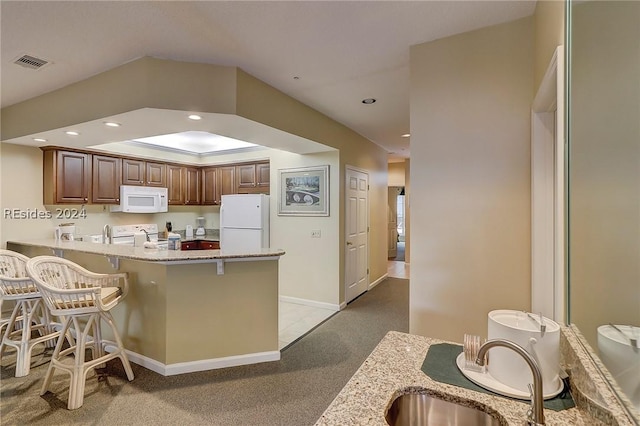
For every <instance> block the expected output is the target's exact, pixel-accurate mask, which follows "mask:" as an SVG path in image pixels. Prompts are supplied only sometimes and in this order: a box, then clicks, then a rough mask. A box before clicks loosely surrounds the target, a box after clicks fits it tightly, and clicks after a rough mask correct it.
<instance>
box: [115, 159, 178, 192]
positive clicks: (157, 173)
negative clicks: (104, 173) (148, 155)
mask: <svg viewBox="0 0 640 426" xmlns="http://www.w3.org/2000/svg"><path fill="white" fill-rule="evenodd" d="M122 184H123V185H143V186H157V187H162V188H165V187H167V166H166V164H163V163H156V162H152V161H142V160H134V159H131V158H125V159H123V160H122Z"/></svg>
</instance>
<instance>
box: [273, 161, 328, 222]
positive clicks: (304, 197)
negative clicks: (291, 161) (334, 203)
mask: <svg viewBox="0 0 640 426" xmlns="http://www.w3.org/2000/svg"><path fill="white" fill-rule="evenodd" d="M278 171H279V175H278V177H279V181H278V188H279V194H278V197H279V200H278V216H329V165H323V166H311V167H297V168H291V169H279V170H278Z"/></svg>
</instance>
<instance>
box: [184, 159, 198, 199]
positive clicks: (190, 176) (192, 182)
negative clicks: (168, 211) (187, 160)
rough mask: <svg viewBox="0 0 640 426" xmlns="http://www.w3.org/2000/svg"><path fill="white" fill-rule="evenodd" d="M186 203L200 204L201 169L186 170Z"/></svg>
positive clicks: (189, 168)
mask: <svg viewBox="0 0 640 426" xmlns="http://www.w3.org/2000/svg"><path fill="white" fill-rule="evenodd" d="M184 203H185V204H200V169H199V168H197V167H185V168H184Z"/></svg>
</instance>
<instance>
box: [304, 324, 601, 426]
mask: <svg viewBox="0 0 640 426" xmlns="http://www.w3.org/2000/svg"><path fill="white" fill-rule="evenodd" d="M436 343H451V342H444V341H442V340H437V339H430V338H426V337H422V336H416V335H411V334H406V333H400V332H396V331H391V332H389V333H388V334H387V335H386V336H385V337H384V339H382V341H381V342H380V343H379V344H378V346H377V347H376V348H375V349H374V351H373V352H372V353H371V355H369V357H368V358H367V359H366V360H365V361H364V363H363V364H362V365H361V366H360V368H359V369H358V371H356V373H355V374H354V375H353V377H352V378H351V379H350V380H349V382H348V383H347V384H346V385H345V387H344V388H343V389H342V391H341V392H340V393H339V394H338V396H337V397H336V398H335V399H334V400H333V402H332V403H331V405H330V406H329V407H328V408H327V410H326V411H325V412H324V414H323V415H322V416H321V417H320V419H318V421H317V423H316V425H317V426H321V425H322V426H328V425H335V426H338V425H340V426H345V425H367V426H374V425H380V426H386V425H387V422H386V421H385V418H384V415H385V413H386V411H387V409H388V407H389V406H390V405H391V402H392V401H393V400H394V399H395V398H396V397H398V396H400V395H401V394H405V393H426V394H429V395H431V396H434V397H437V398H441V399H444V400H447V401H452V402H455V403H460V404H462V405H466V406H470V407H477V408H480V409H481V410H482V411H486V412H489V413H498V414H499V416H501V417H502V419H501V424H504V425H523V424H524V421H525V419H526V418H527V417H526V413H527V410H528V409H529V403H528V402H527V401H522V402H520V401H517V400H513V399H507V398H503V397H500V396H496V395H490V394H485V393H480V392H475V391H472V390H469V389H465V388H461V387H458V386H453V385H448V384H445V383H440V382H436V381H434V380H432V379H431V378H430V377H429V376H427V375H426V374H425V373H423V372H422V370H421V366H422V363H423V361H424V359H425V357H426V355H427V350H428V349H429V347H430V346H431V345H432V344H436ZM544 414H545V420H546V424H547V425H549V426H554V425H563V426H564V425H566V426H581V425H583V426H587V425H589V426H591V425H595V424H600V422H598V421H596V420H594V419H593V418H592V417H591V416H589V415H588V414H587V413H586V412H584V411H581V410H579V409H578V408H570V409H567V410H562V411H553V410H549V409H545V410H544Z"/></svg>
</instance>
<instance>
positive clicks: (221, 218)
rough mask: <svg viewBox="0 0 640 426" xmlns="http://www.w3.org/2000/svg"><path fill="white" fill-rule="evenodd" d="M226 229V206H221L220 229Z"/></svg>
mask: <svg viewBox="0 0 640 426" xmlns="http://www.w3.org/2000/svg"><path fill="white" fill-rule="evenodd" d="M223 227H224V204H221V205H220V229H222V228H223Z"/></svg>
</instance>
